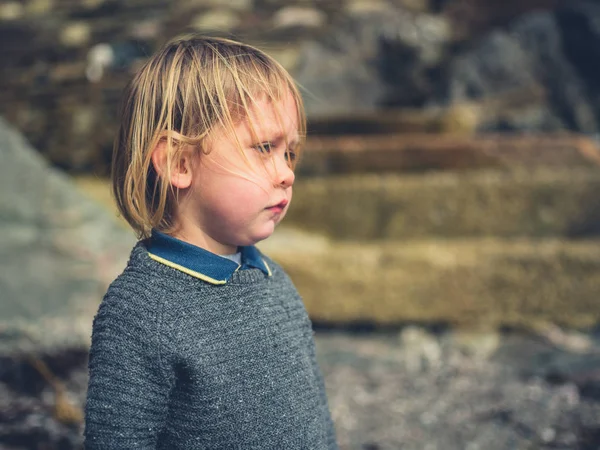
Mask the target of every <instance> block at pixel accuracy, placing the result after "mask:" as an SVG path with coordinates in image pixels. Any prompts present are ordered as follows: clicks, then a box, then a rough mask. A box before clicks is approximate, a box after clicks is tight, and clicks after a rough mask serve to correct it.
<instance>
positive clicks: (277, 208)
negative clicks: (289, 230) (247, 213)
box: [267, 200, 289, 213]
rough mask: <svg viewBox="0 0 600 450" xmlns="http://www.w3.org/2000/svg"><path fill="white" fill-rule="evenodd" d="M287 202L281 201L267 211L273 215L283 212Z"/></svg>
mask: <svg viewBox="0 0 600 450" xmlns="http://www.w3.org/2000/svg"><path fill="white" fill-rule="evenodd" d="M288 203H289V202H288V201H287V200H282V201H280V202H279V203H277V204H276V205H273V206H269V207H268V208H267V209H268V210H269V211H272V212H275V213H281V212H283V210H284V209H285V207H286V206H287V204H288Z"/></svg>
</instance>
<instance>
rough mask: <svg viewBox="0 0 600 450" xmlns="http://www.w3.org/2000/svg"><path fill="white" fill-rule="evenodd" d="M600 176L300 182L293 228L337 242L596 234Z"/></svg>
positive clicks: (588, 172)
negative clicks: (346, 240)
mask: <svg viewBox="0 0 600 450" xmlns="http://www.w3.org/2000/svg"><path fill="white" fill-rule="evenodd" d="M598 192H600V170H599V169H598V168H595V167H590V168H563V169H557V168H553V169H551V168H537V169H533V170H510V171H500V170H490V169H487V170H478V171H470V172H429V173H425V174H419V175H416V174H414V175H408V174H380V175H375V174H362V175H359V174H356V175H344V176H342V175H338V176H330V177H313V178H308V177H304V178H303V177H298V178H297V181H296V183H295V185H294V200H293V201H292V204H291V206H290V209H289V212H288V216H287V218H286V219H285V221H286V223H291V224H293V225H295V226H297V227H299V228H303V229H306V230H310V231H314V232H319V233H323V234H325V235H328V236H331V237H333V238H335V239H406V238H424V237H430V236H431V237H433V236H439V237H451V238H459V237H485V236H497V237H517V236H531V237H549V236H571V237H572V236H594V235H598V234H599V232H600V197H599V196H598V194H597V193H598Z"/></svg>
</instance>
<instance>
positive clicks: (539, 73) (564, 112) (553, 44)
mask: <svg viewBox="0 0 600 450" xmlns="http://www.w3.org/2000/svg"><path fill="white" fill-rule="evenodd" d="M599 19H600V5H599V4H597V3H592V2H575V3H572V4H569V5H566V6H564V7H561V8H557V9H556V10H554V11H546V12H534V13H530V14H527V15H524V16H522V17H519V18H517V19H516V20H514V21H513V22H512V23H511V24H510V25H509V26H508V28H507V29H505V30H503V29H497V30H494V31H492V32H491V33H489V34H488V35H487V36H485V37H484V38H482V39H481V41H480V42H478V43H476V44H475V45H474V46H473V47H472V48H470V49H469V50H467V51H465V52H464V53H463V54H461V55H459V56H458V57H456V58H455V60H454V61H453V62H452V63H451V64H450V68H449V69H448V72H449V83H448V87H447V95H446V98H445V99H444V101H445V102H446V103H447V104H453V103H456V102H463V101H469V100H471V101H472V100H481V99H486V98H490V97H502V96H503V95H505V94H506V93H509V92H514V91H515V90H517V91H522V92H527V91H528V90H541V91H543V92H545V93H546V95H545V96H542V97H540V98H539V99H538V100H537V101H534V102H528V103H527V104H524V105H522V107H521V108H517V109H513V110H510V111H507V110H505V109H502V108H500V109H497V110H494V109H493V108H491V109H488V110H487V111H483V114H484V116H485V117H484V120H482V123H481V124H480V125H481V126H480V129H481V130H519V131H531V130H535V131H551V130H572V131H579V132H584V133H589V134H596V133H598V131H599V129H600V128H599V127H600V108H599V107H598V106H597V105H598V103H599V102H598V100H599V99H600V83H599V82H598V74H600V66H598V63H597V62H596V61H597V60H598V56H597V52H598V50H597V49H598V45H599V43H600V27H598V26H597V25H596V22H597V21H598V20H599Z"/></svg>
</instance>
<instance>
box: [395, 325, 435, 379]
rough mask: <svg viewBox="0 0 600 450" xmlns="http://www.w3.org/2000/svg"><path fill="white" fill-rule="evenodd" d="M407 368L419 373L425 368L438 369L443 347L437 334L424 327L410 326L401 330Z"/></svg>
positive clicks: (400, 337) (400, 339) (409, 370)
mask: <svg viewBox="0 0 600 450" xmlns="http://www.w3.org/2000/svg"><path fill="white" fill-rule="evenodd" d="M399 341H400V344H401V345H402V349H403V360H404V364H405V367H406V370H407V371H408V372H409V373H412V374H415V375H416V374H419V373H420V372H423V371H425V370H434V369H438V368H439V367H440V366H441V364H442V349H441V347H440V344H439V342H438V340H437V339H436V337H435V336H433V335H431V334H430V333H428V332H427V331H425V330H424V329H423V328H419V327H415V326H408V327H406V328H405V329H403V330H402V331H401V332H400V335H399Z"/></svg>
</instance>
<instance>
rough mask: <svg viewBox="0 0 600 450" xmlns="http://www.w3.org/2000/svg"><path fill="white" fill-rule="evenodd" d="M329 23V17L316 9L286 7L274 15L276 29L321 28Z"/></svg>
mask: <svg viewBox="0 0 600 450" xmlns="http://www.w3.org/2000/svg"><path fill="white" fill-rule="evenodd" d="M326 22H327V15H326V14H325V13H324V12H322V11H319V10H318V9H316V8H311V7H306V6H285V7H283V8H281V9H280V10H278V11H277V12H276V13H275V14H274V15H273V26H274V27H275V28H292V27H303V28H319V27H322V26H323V25H324V24H325V23H326Z"/></svg>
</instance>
